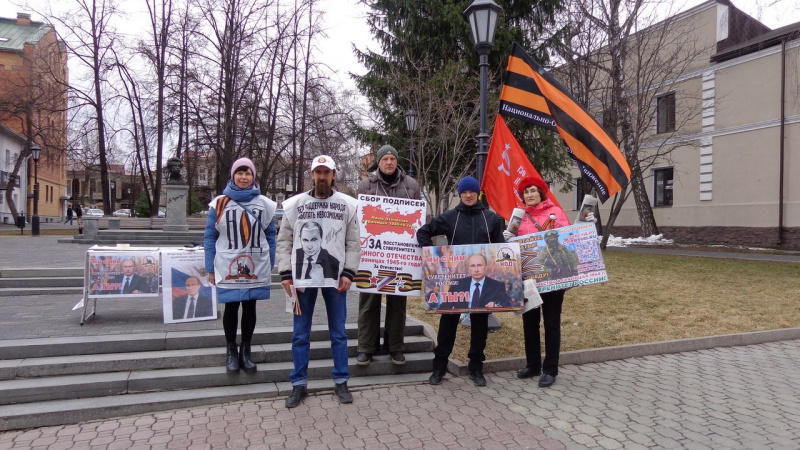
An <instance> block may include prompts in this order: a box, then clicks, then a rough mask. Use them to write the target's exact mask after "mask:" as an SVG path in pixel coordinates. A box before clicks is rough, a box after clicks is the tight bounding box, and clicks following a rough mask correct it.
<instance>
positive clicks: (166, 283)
mask: <svg viewBox="0 0 800 450" xmlns="http://www.w3.org/2000/svg"><path fill="white" fill-rule="evenodd" d="M161 262H162V264H163V280H162V286H163V292H164V295H163V298H162V305H163V308H164V323H181V322H196V321H200V320H214V319H216V318H217V290H216V289H214V286H213V285H212V284H211V283H210V282H209V281H208V273H207V272H206V271H205V255H204V251H203V250H202V249H199V250H183V249H176V250H172V251H166V250H162V252H161Z"/></svg>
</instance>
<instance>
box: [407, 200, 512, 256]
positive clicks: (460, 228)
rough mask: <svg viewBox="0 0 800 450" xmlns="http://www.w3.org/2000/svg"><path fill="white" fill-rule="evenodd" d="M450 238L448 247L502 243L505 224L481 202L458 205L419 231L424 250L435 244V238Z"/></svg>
mask: <svg viewBox="0 0 800 450" xmlns="http://www.w3.org/2000/svg"><path fill="white" fill-rule="evenodd" d="M439 235H445V236H447V244H448V245H468V244H501V243H503V242H505V241H506V240H505V239H504V238H503V223H502V221H501V219H500V216H498V215H497V214H495V213H493V212H492V211H489V210H488V209H486V208H485V207H484V206H483V204H481V203H480V202H478V203H476V204H474V205H472V206H467V205H465V204H464V203H463V202H461V203H459V204H458V205H457V206H456V207H455V208H453V209H451V210H450V211H445V212H443V213H442V214H440V215H439V216H437V217H434V218H433V220H431V221H430V222H428V223H426V224H425V225H423V226H422V228H420V229H419V230H417V242H419V245H421V246H423V247H430V246H432V245H433V237H434V236H439Z"/></svg>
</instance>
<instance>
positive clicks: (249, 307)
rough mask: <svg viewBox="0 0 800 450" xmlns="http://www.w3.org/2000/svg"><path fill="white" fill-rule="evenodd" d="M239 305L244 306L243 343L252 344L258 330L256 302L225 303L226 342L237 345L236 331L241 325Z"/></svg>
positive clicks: (223, 314)
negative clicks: (254, 334) (254, 333)
mask: <svg viewBox="0 0 800 450" xmlns="http://www.w3.org/2000/svg"><path fill="white" fill-rule="evenodd" d="M239 304H241V305H242V342H250V341H251V340H252V339H253V332H254V331H255V329H256V300H247V301H244V302H229V303H225V312H224V313H222V327H223V328H224V329H225V341H227V342H228V344H235V343H236V329H237V328H238V325H239Z"/></svg>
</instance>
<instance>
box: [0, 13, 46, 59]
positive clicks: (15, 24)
mask: <svg viewBox="0 0 800 450" xmlns="http://www.w3.org/2000/svg"><path fill="white" fill-rule="evenodd" d="M26 23H30V25H27V24H26ZM50 30H52V28H51V27H50V26H49V25H47V24H45V23H42V22H34V21H32V20H30V14H26V13H17V18H15V19H11V18H7V17H0V51H6V52H20V51H22V50H23V48H24V47H25V44H33V45H35V44H37V43H38V42H39V40H40V39H42V37H43V36H44V35H46V34H47V33H48V32H49V31H50Z"/></svg>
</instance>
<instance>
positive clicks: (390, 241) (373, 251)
mask: <svg viewBox="0 0 800 450" xmlns="http://www.w3.org/2000/svg"><path fill="white" fill-rule="evenodd" d="M426 210H427V204H426V202H425V201H424V200H412V199H405V198H392V197H383V196H378V195H365V194H359V196H358V222H359V231H360V234H361V263H360V264H359V266H358V272H357V273H356V277H355V279H354V280H353V281H354V284H355V287H354V288H353V290H355V291H359V292H370V293H376V294H389V295H403V296H411V297H416V296H419V295H420V293H421V292H420V290H421V288H422V248H421V247H420V246H419V244H418V243H417V230H418V229H419V228H420V227H421V226H422V225H424V224H425V211H426Z"/></svg>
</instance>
